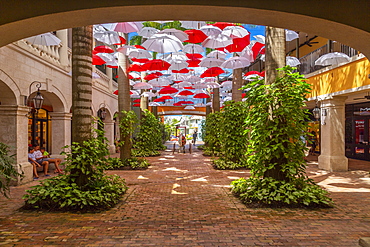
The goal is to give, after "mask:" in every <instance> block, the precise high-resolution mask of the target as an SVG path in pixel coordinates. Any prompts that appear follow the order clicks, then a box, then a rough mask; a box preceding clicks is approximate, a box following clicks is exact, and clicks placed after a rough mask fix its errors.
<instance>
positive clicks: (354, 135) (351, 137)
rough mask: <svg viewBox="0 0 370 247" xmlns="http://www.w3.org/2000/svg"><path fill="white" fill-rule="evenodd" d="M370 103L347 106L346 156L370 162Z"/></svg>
mask: <svg viewBox="0 0 370 247" xmlns="http://www.w3.org/2000/svg"><path fill="white" fill-rule="evenodd" d="M369 128H370V102H369V103H360V104H352V105H346V125H345V138H346V156H347V157H348V158H354V159H361V160H370V153H369V152H370V143H369V140H370V136H369V135H370V131H369V130H370V129H369Z"/></svg>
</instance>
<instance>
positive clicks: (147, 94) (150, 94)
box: [141, 92, 157, 98]
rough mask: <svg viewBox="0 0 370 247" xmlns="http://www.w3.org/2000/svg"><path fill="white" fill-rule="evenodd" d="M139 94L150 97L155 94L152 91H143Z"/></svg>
mask: <svg viewBox="0 0 370 247" xmlns="http://www.w3.org/2000/svg"><path fill="white" fill-rule="evenodd" d="M141 96H143V97H149V98H152V97H155V96H157V95H156V94H155V93H153V92H144V93H142V94H141Z"/></svg>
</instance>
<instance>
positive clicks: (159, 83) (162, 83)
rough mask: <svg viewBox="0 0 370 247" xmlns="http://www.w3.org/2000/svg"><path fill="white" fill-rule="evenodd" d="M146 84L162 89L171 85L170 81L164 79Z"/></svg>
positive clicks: (160, 78)
mask: <svg viewBox="0 0 370 247" xmlns="http://www.w3.org/2000/svg"><path fill="white" fill-rule="evenodd" d="M148 83H149V84H150V85H152V86H154V87H163V86H168V85H170V84H171V81H170V80H168V79H167V78H164V77H159V78H156V79H153V80H150V81H148Z"/></svg>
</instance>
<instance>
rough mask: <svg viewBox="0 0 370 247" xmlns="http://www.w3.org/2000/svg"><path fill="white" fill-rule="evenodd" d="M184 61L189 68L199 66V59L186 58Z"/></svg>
mask: <svg viewBox="0 0 370 247" xmlns="http://www.w3.org/2000/svg"><path fill="white" fill-rule="evenodd" d="M186 62H187V63H188V64H189V65H188V67H189V68H193V67H199V63H200V62H201V61H200V60H198V59H194V60H187V61H186Z"/></svg>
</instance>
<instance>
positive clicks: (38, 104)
mask: <svg viewBox="0 0 370 247" xmlns="http://www.w3.org/2000/svg"><path fill="white" fill-rule="evenodd" d="M34 84H35V86H36V87H37V93H36V96H35V97H33V98H32V102H33V107H34V108H35V110H36V113H37V111H38V110H40V109H41V108H42V105H43V103H44V97H43V96H42V94H41V93H40V88H41V82H39V81H34V82H32V83H31V84H30V87H29V90H28V95H31V88H32V86H33V85H34ZM28 97H29V96H28ZM29 100H30V99H29V98H28V103H29ZM28 103H27V104H28ZM31 111H32V110H31ZM31 111H30V113H29V114H31Z"/></svg>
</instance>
